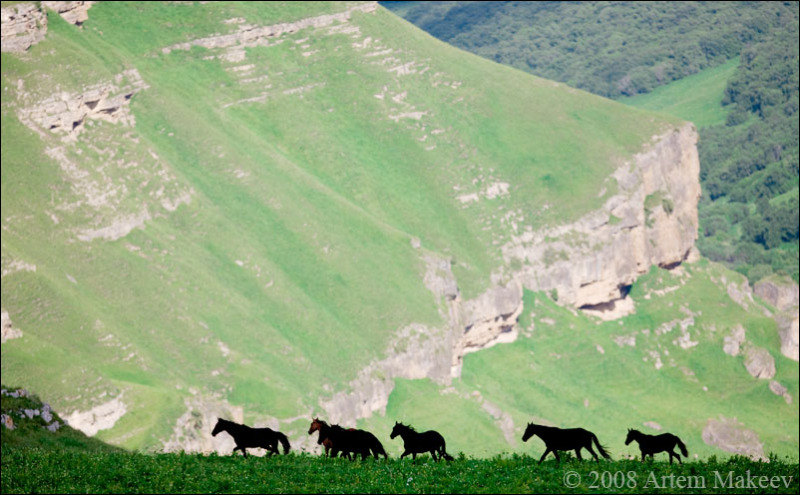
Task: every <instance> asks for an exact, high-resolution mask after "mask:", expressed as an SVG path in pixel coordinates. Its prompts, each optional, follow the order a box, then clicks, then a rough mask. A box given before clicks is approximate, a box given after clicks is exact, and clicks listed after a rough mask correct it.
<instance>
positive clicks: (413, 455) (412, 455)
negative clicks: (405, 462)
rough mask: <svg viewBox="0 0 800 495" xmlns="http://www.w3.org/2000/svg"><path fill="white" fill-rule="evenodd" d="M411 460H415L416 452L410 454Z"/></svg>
mask: <svg viewBox="0 0 800 495" xmlns="http://www.w3.org/2000/svg"><path fill="white" fill-rule="evenodd" d="M411 459H413V460H417V453H416V452H412V453H411Z"/></svg>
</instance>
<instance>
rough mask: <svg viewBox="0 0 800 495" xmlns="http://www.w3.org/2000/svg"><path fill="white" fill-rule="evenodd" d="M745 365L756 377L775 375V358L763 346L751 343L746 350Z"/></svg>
mask: <svg viewBox="0 0 800 495" xmlns="http://www.w3.org/2000/svg"><path fill="white" fill-rule="evenodd" d="M744 366H745V368H747V372H748V373H750V374H751V375H752V376H753V377H754V378H772V377H773V376H775V359H773V358H772V355H771V354H770V353H769V351H768V350H766V349H764V348H763V347H756V346H753V345H749V344H748V346H747V347H746V348H745V350H744Z"/></svg>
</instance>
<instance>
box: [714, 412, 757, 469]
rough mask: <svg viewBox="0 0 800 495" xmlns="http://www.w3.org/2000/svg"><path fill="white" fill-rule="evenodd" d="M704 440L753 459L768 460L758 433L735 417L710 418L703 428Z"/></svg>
mask: <svg viewBox="0 0 800 495" xmlns="http://www.w3.org/2000/svg"><path fill="white" fill-rule="evenodd" d="M702 437H703V441H704V442H705V443H706V445H712V446H714V447H718V448H720V449H722V450H724V451H726V452H733V453H734V454H742V455H746V456H748V457H750V458H751V459H753V460H766V458H765V457H764V445H763V444H762V443H761V441H760V440H759V438H758V434H756V432H754V431H752V430H748V429H746V428H745V427H744V425H743V424H742V423H740V422H739V421H737V420H736V419H735V418H725V417H722V416H720V419H719V420H716V419H709V420H708V423H706V426H705V428H703V434H702Z"/></svg>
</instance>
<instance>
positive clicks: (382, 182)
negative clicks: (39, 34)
mask: <svg viewBox="0 0 800 495" xmlns="http://www.w3.org/2000/svg"><path fill="white" fill-rule="evenodd" d="M351 6H352V5H351V4H349V3H320V4H305V3H304V4H295V3H290V4H286V5H278V6H275V5H274V4H272V3H270V4H233V3H230V4H229V3H225V4H215V3H211V4H202V5H192V6H189V5H181V4H169V5H167V4H150V3H113V4H112V3H100V4H97V5H95V6H93V7H92V9H91V10H90V12H89V14H90V18H89V20H88V21H87V22H85V23H84V24H83V26H82V27H80V28H79V27H76V26H74V25H71V24H68V23H66V22H64V21H63V20H62V19H61V18H60V17H58V16H57V15H55V14H54V13H52V12H49V13H48V34H47V38H46V39H45V40H44V41H43V42H42V43H40V44H38V45H35V46H33V47H32V48H31V49H30V50H29V51H28V52H27V53H25V54H22V55H10V54H7V53H4V54H3V55H2V66H3V71H2V83H3V103H2V161H3V167H2V211H3V220H2V226H3V236H2V266H3V279H2V280H3V284H2V299H3V311H7V312H8V316H9V318H10V323H9V324H10V325H12V326H13V328H15V329H18V330H20V331H21V332H22V336H21V337H20V338H16V339H13V340H8V341H6V342H4V344H3V346H2V363H3V364H2V373H3V379H4V381H7V382H14V383H23V382H24V383H25V385H26V386H29V387H31V388H34V389H35V390H37V391H39V393H41V394H42V396H44V397H47V398H48V400H49V401H50V402H51V403H52V404H53V405H54V406H55V407H56V408H57V409H58V410H60V411H64V412H70V411H75V410H81V411H85V410H87V409H89V408H91V407H93V406H97V405H100V404H103V403H107V401H108V400H109V398H112V397H114V398H118V399H119V400H121V401H122V402H123V403H124V404H125V410H124V411H117V414H121V413H124V414H122V415H121V417H119V418H118V419H117V421H116V422H114V421H111V423H112V424H113V425H114V426H113V428H111V429H105V430H101V431H100V433H99V437H100V438H102V439H104V440H107V441H110V442H112V443H115V444H119V445H124V446H126V447H132V448H148V447H156V446H159V445H161V443H162V442H163V441H165V440H166V439H167V438H169V437H170V436H171V435H172V431H173V428H174V427H175V425H176V422H175V421H176V418H177V417H178V416H180V415H181V414H183V413H184V412H186V410H187V407H188V406H187V404H188V403H189V402H191V401H195V400H196V401H199V402H201V403H207V404H218V403H220V404H232V405H234V406H238V407H241V408H243V410H244V411H246V415H245V416H244V419H245V420H247V421H248V422H253V421H262V422H263V421H275V418H279V419H280V420H283V421H284V423H282V428H288V430H289V431H294V432H300V431H302V428H303V427H304V426H305V425H303V424H301V423H302V422H303V421H299V420H298V421H294V420H292V419H291V418H293V417H296V416H298V415H303V417H305V415H307V414H309V412H310V411H312V410H314V409H315V408H317V404H318V402H317V401H318V399H319V397H321V396H325V395H327V394H330V393H332V392H333V391H335V390H341V389H343V388H344V387H346V384H347V383H348V381H349V380H351V379H353V377H354V376H355V375H356V373H357V372H358V370H360V369H361V368H363V367H364V366H365V365H367V364H368V363H369V362H370V361H371V360H373V359H376V358H379V357H382V356H384V355H385V353H386V352H387V346H388V345H389V343H390V341H391V338H392V336H393V335H394V334H395V332H397V331H398V330H399V329H400V328H401V327H403V326H405V325H408V324H409V323H412V322H414V323H420V324H427V325H438V324H441V323H442V316H441V315H440V312H439V310H440V308H438V307H437V305H436V303H435V302H434V299H433V298H432V297H431V293H430V292H429V291H428V289H426V288H425V286H424V284H423V280H422V278H423V277H422V276H423V273H424V270H425V268H424V262H423V261H422V256H421V254H424V253H428V252H434V253H439V254H440V255H442V256H444V257H446V258H449V259H451V260H452V265H453V272H454V273H455V274H456V276H457V279H458V284H459V288H460V289H461V291H462V295H463V296H464V297H471V296H474V295H476V294H478V293H480V292H481V291H482V290H483V289H485V288H486V287H487V286H488V284H489V280H488V278H489V274H490V272H491V271H492V270H493V269H494V268H496V267H497V266H498V265H499V264H500V254H499V248H498V247H497V246H498V245H499V244H500V243H501V242H502V241H503V240H504V239H505V238H506V237H507V236H508V235H509V234H508V229H506V228H504V227H503V225H502V221H503V214H504V213H505V212H508V211H511V210H516V209H522V210H525V211H530V212H537V214H536V215H531V216H530V218H531V219H530V220H529V222H531V223H533V226H535V227H538V226H541V225H546V224H552V223H556V222H562V221H565V220H569V219H572V218H576V217H577V216H579V215H580V214H582V213H585V212H586V211H589V210H591V209H592V208H595V207H596V206H598V205H599V204H601V202H602V199H601V198H598V195H597V184H598V183H600V182H601V181H602V180H603V179H604V178H605V177H607V176H608V175H609V173H610V172H611V171H613V170H614V169H615V168H616V167H617V166H618V165H620V164H621V163H622V161H623V160H624V159H625V158H626V157H628V156H630V155H631V154H633V153H635V152H638V151H640V150H642V149H643V146H644V145H645V144H646V143H648V142H649V140H650V138H651V136H653V135H654V134H657V133H659V132H662V131H664V130H666V129H668V128H670V127H671V126H673V125H675V124H677V121H669V120H668V119H667V120H665V119H663V118H656V117H654V116H653V115H652V114H650V113H647V112H645V111H638V110H634V109H631V108H629V107H626V106H624V105H621V104H618V103H615V102H612V101H608V100H604V99H602V98H599V97H595V96H592V95H589V94H587V93H583V92H580V91H575V90H572V89H570V88H567V87H565V86H563V85H560V84H557V83H553V82H550V81H545V80H542V79H538V78H535V77H532V76H529V75H527V74H524V73H522V72H519V71H516V70H513V69H510V68H506V67H502V66H499V65H497V64H494V63H492V62H489V61H486V60H484V59H481V58H479V57H476V56H473V55H470V54H467V53H464V52H461V51H459V50H457V49H455V48H452V47H450V46H448V45H445V44H443V43H441V42H439V41H436V40H434V39H432V38H430V37H429V36H428V35H426V34H425V33H423V32H421V31H419V30H417V29H415V28H413V27H412V26H410V25H408V24H407V23H405V22H403V21H402V20H400V19H398V18H396V17H395V16H393V15H392V14H390V13H388V12H386V11H385V10H383V9H381V8H378V9H377V10H376V11H374V12H362V11H360V10H358V9H356V10H352V11H351V13H350V19H349V21H343V20H341V19H337V20H334V21H332V22H329V23H327V24H324V23H322V22H320V23H318V24H317V25H316V27H314V26H307V27H302V28H298V30H296V31H292V30H290V31H288V32H286V33H284V34H282V35H275V36H266V35H265V36H262V37H261V38H258V39H257V40H256V41H253V40H252V39H251V41H252V43H251V44H250V46H242V45H241V44H233V45H230V46H222V47H216V48H215V47H210V46H211V45H210V44H206V46H191V47H188V46H187V47H186V48H188V49H184V47H182V46H180V45H179V44H181V43H187V42H191V41H192V40H197V39H201V38H204V37H210V36H212V35H215V33H223V34H225V33H234V34H235V33H239V35H241V33H246V32H248V31H247V30H245V29H242V28H241V26H242V25H244V24H247V25H250V26H267V25H273V24H275V23H278V22H289V21H298V20H300V19H303V18H308V17H311V16H321V15H324V14H329V13H331V12H343V11H345V10H346V9H349V8H351ZM216 39H217V42H218V44H223V45H224V42H223V41H220V38H216ZM176 45H178V46H176ZM169 47H171V48H169ZM98 93H101V94H105V95H106V99H108V100H109V101H110V100H111V99H114V98H116V99H114V101H115V102H118V103H119V104H118V105H117V106H115V107H113V108H108V109H107V110H108V112H105V113H103V112H99V113H98V112H97V111H96V108H100V107H94V106H93V105H98V103H97V101H98V100H97V99H96V98H97V94H98ZM112 97H113V98H112ZM117 97H118V98H117ZM61 98H65V99H66V100H68V101H69V102H70V104H72V105H73V107H74V108H72V107H71V108H70V109H68V110H59V109H58V107H57V105H56V103H54V102H56V101H57V100H58V99H61ZM48 99H49V100H48ZM103 104H104V103H100V104H99V105H103ZM48 105H49V106H48ZM76 108H79V109H81V110H80V111H81V112H83V113H81V114H80V115H81V117H80V118H74V119H73V118H72V117H73V115H74V114H72V113H70V112H72V111H76V112H77V111H78V110H75V109H76ZM48 112H49V113H48ZM53 112H55V113H53ZM59 112H60V113H59ZM87 112H89V113H87ZM91 112H95V113H91ZM79 113H80V112H79ZM42 114H47V115H51V116H52V115H57V116H61V117H63V119H62V120H59V124H48V122H50V121H48V120H47V119H46V118H44V117H42ZM62 124H63V125H62ZM51 126H52V127H51ZM497 183H508V184H510V187H509V189H508V194H505V195H502V194H501V195H499V196H498V197H487V195H486V194H484V192H485V191H487V190H488V189H490V188H491V186H493V185H494V184H497ZM612 192H613V191H612ZM472 193H481V194H482V196H481V198H482V199H481V200H480V201H477V202H471V203H465V202H464V201H463V200H460V199H459V196H463V195H468V194H472ZM564 197H569V200H568V201H565V200H563V198H564ZM545 205H547V206H548V208H543V207H544V206H545ZM415 239H419V240H420V242H421V246H422V247H421V249H415V247H414V244H415V242H414V241H415ZM4 325H5V323H4ZM240 411H241V409H240ZM112 419H113V418H112Z"/></svg>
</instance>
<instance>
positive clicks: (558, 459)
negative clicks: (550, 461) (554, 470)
mask: <svg viewBox="0 0 800 495" xmlns="http://www.w3.org/2000/svg"><path fill="white" fill-rule="evenodd" d="M553 455H554V456H556V461H558V463H559V464H561V456H559V455H558V451H557V450H553Z"/></svg>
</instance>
